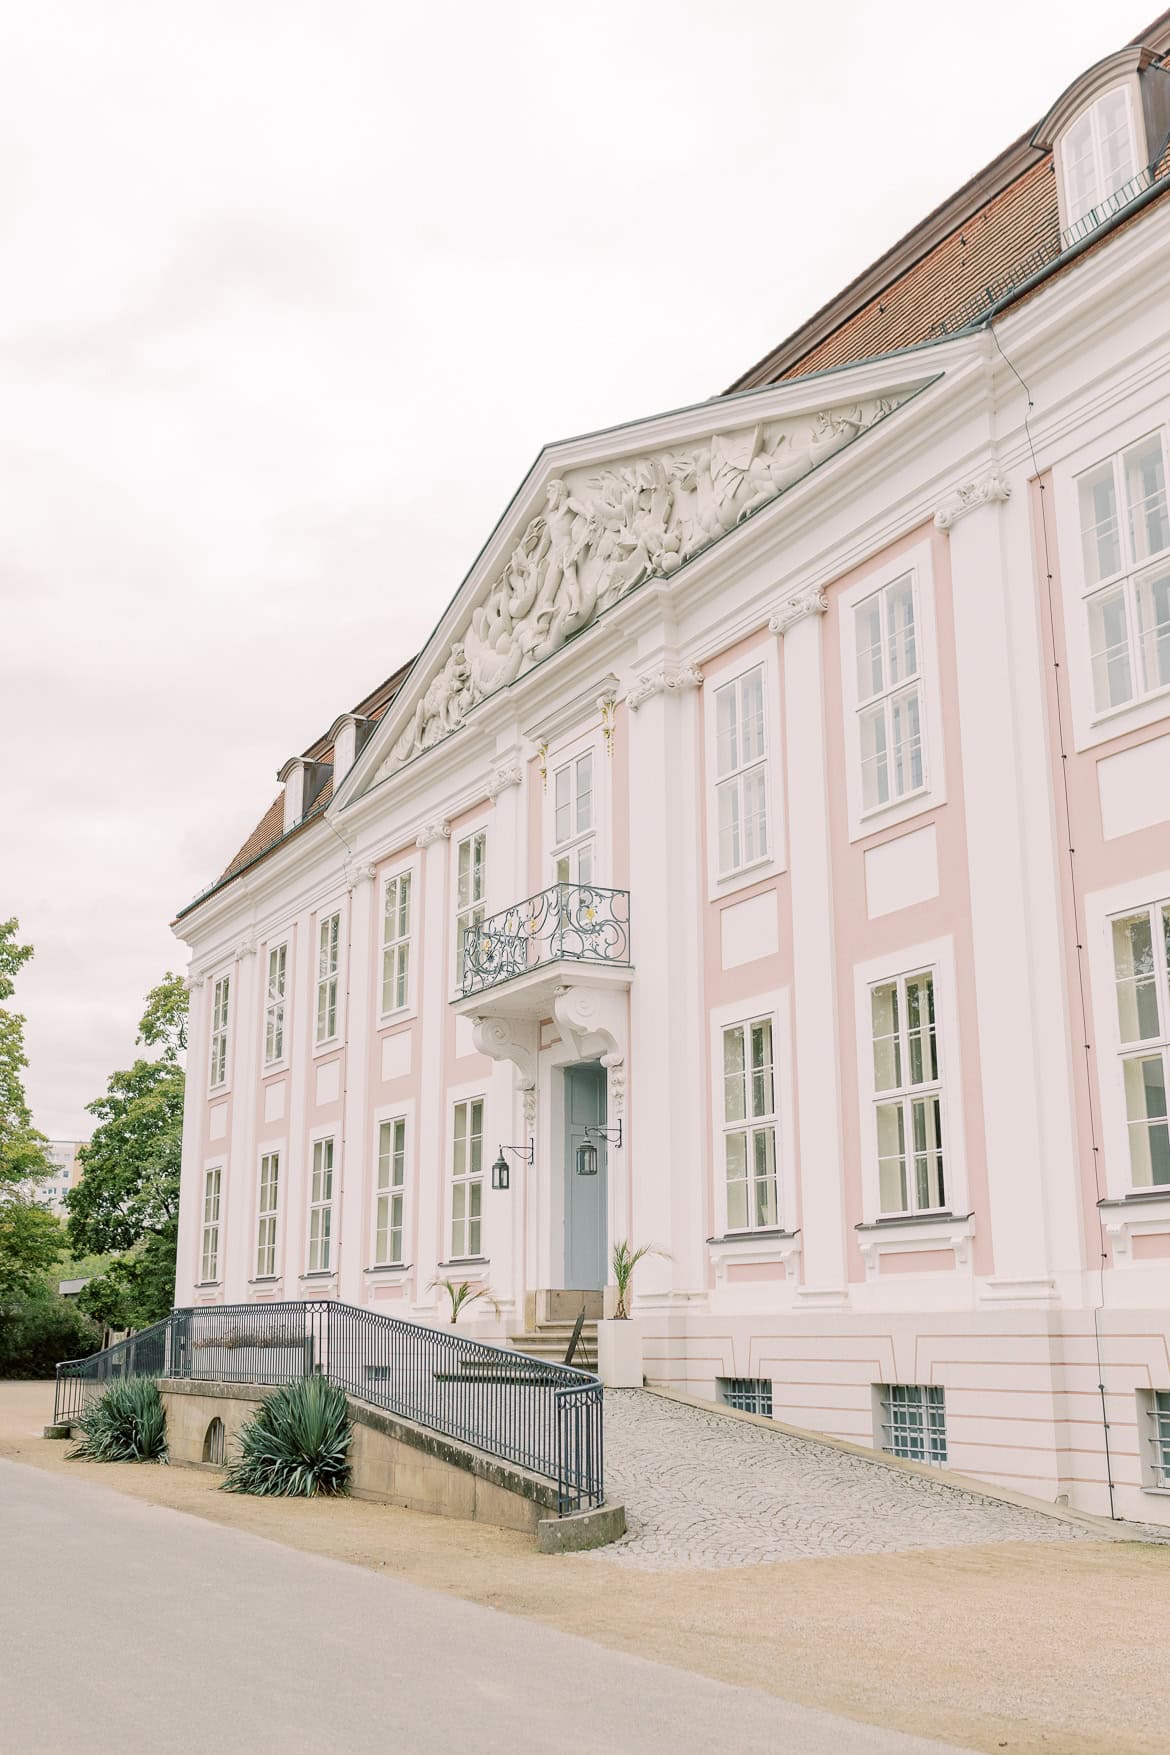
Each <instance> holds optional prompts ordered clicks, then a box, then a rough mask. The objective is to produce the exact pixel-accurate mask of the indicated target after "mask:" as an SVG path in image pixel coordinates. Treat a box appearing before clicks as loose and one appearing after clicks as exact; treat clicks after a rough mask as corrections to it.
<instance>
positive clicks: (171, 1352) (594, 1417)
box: [54, 1299, 605, 1514]
mask: <svg viewBox="0 0 1170 1755" xmlns="http://www.w3.org/2000/svg"><path fill="white" fill-rule="evenodd" d="M314 1372H321V1373H323V1374H324V1375H325V1376H326V1377H328V1378H329V1379H330V1381H331V1382H333V1383H336V1384H338V1385H339V1386H340V1387H341V1388H342V1389H344V1390H345V1391H346V1393H347V1394H349V1395H352V1396H355V1397H356V1398H358V1399H359V1400H361V1401H365V1402H369V1403H371V1404H372V1405H373V1406H374V1407H377V1408H383V1409H385V1410H386V1412H388V1413H392V1414H398V1415H400V1416H401V1417H402V1418H404V1419H407V1420H410V1421H412V1422H413V1423H415V1424H416V1425H420V1426H425V1427H427V1428H428V1430H430V1431H433V1432H439V1433H441V1434H443V1435H444V1436H446V1437H449V1438H454V1439H457V1440H458V1441H459V1442H461V1443H464V1444H469V1445H471V1446H473V1447H474V1448H475V1449H477V1450H481V1451H484V1452H486V1453H487V1455H489V1456H494V1457H498V1458H500V1459H501V1460H502V1461H505V1462H510V1463H514V1464H516V1465H517V1466H519V1467H521V1468H523V1469H526V1470H528V1471H529V1472H530V1473H531V1474H534V1475H537V1476H540V1477H541V1478H543V1479H546V1480H549V1481H554V1482H555V1483H556V1487H557V1505H558V1509H559V1510H560V1511H561V1513H562V1514H564V1513H566V1512H570V1511H580V1510H583V1509H585V1508H586V1507H590V1506H597V1505H601V1504H602V1503H603V1501H604V1497H605V1491H604V1470H603V1436H602V1418H603V1402H602V1393H603V1392H602V1387H601V1383H600V1382H599V1380H598V1379H597V1378H596V1377H595V1376H593V1375H592V1374H591V1373H590V1372H588V1371H580V1370H578V1369H577V1368H576V1367H575V1366H572V1365H558V1364H554V1363H552V1362H551V1361H549V1360H546V1359H535V1358H533V1357H532V1356H531V1355H529V1354H527V1353H518V1352H516V1351H515V1350H514V1349H513V1348H511V1347H501V1346H496V1345H493V1344H492V1343H491V1342H488V1341H476V1340H472V1339H470V1338H469V1337H468V1336H466V1335H461V1334H458V1333H456V1331H455V1330H454V1329H433V1328H426V1327H424V1326H423V1325H422V1324H421V1323H415V1322H407V1321H405V1320H403V1319H402V1318H401V1317H394V1316H386V1315H383V1313H382V1312H381V1311H377V1310H366V1309H363V1308H362V1307H360V1306H358V1305H354V1304H341V1303H337V1302H335V1301H334V1300H332V1299H308V1300H300V1301H295V1302H289V1303H279V1304H277V1303H266V1304H209V1305H202V1306H198V1307H195V1308H187V1309H177V1310H174V1311H172V1312H171V1314H170V1316H169V1317H167V1318H166V1319H165V1320H164V1321H163V1322H159V1323H155V1324H154V1326H153V1327H152V1328H149V1329H144V1330H142V1332H141V1333H140V1334H137V1335H131V1336H130V1337H129V1339H128V1340H124V1341H118V1342H117V1343H116V1344H115V1345H114V1346H112V1347H107V1348H105V1349H104V1351H103V1352H101V1353H94V1354H92V1355H91V1357H90V1358H88V1359H70V1360H67V1361H65V1362H64V1363H63V1364H60V1365H58V1367H57V1387H56V1406H55V1412H54V1419H55V1420H56V1421H57V1423H58V1424H66V1423H68V1422H70V1421H71V1420H74V1419H76V1418H78V1416H79V1415H80V1414H81V1412H82V1411H83V1409H84V1406H85V1404H86V1402H87V1401H89V1400H90V1399H91V1397H92V1396H93V1395H95V1394H97V1393H98V1391H99V1390H100V1389H101V1388H102V1386H103V1385H104V1384H106V1383H107V1382H109V1381H110V1380H111V1379H112V1378H115V1377H134V1376H139V1377H178V1378H185V1379H188V1380H190V1381H194V1382H215V1383H247V1384H257V1385H265V1386H269V1385H272V1386H279V1385H281V1384H285V1383H292V1382H294V1381H295V1380H296V1379H297V1378H299V1377H307V1376H310V1375H311V1374H312V1373H314Z"/></svg>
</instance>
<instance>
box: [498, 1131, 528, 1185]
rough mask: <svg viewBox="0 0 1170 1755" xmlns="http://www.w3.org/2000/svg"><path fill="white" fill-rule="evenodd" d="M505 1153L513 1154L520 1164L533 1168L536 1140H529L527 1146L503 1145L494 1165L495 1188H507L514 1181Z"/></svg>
mask: <svg viewBox="0 0 1170 1755" xmlns="http://www.w3.org/2000/svg"><path fill="white" fill-rule="evenodd" d="M505 1152H511V1153H512V1155H513V1157H515V1158H516V1160H517V1161H518V1162H519V1163H521V1164H528V1165H529V1166H531V1165H532V1164H533V1162H534V1161H535V1155H536V1142H535V1140H529V1142H528V1144H527V1145H526V1146H504V1145H501V1147H500V1152H499V1156H498V1158H497V1159H496V1161H495V1163H494V1164H493V1165H492V1187H493V1188H500V1189H504V1188H507V1187H508V1186H509V1184H510V1182H511V1180H512V1178H511V1172H510V1170H509V1168H508V1160H507V1158H505V1156H504V1153H505Z"/></svg>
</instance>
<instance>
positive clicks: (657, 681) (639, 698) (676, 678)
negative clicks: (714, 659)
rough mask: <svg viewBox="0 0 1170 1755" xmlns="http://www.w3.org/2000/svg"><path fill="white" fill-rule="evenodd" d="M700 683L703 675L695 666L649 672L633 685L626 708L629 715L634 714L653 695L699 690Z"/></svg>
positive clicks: (685, 665)
mask: <svg viewBox="0 0 1170 1755" xmlns="http://www.w3.org/2000/svg"><path fill="white" fill-rule="evenodd" d="M702 681H703V673H702V671H701V670H700V669H699V667H698V665H697V664H683V665H680V666H678V667H677V668H676V669H673V670H667V669H662V670H650V671H647V672H646V674H645V675H644V676H640V677H638V679H637V681H636V682H635V683H634V684H633V686H632V687H631V689H630V691H629V693H628V694H627V696H626V706H627V707H628V708H629V710H630V712H631V713H636V712H637V711H638V708H639V707H644V706H645V705H646V702H647V701H652V700H653V699H654V697H655V695H675V694H677V695H681V694H684V693H685V692H686V690H687V689H697V688H699V687H700V686H701V685H702Z"/></svg>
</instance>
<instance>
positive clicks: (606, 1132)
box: [577, 1120, 622, 1176]
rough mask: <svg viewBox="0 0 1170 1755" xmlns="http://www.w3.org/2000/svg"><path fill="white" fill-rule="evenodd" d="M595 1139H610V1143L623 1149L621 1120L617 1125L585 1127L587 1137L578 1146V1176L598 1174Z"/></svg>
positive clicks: (619, 1149)
mask: <svg viewBox="0 0 1170 1755" xmlns="http://www.w3.org/2000/svg"><path fill="white" fill-rule="evenodd" d="M594 1140H608V1141H609V1143H610V1145H611V1146H616V1147H617V1149H618V1151H619V1152H620V1151H621V1149H622V1124H621V1121H620V1120H619V1121H618V1124H617V1126H616V1127H587V1128H586V1129H585V1139H584V1141H583V1143H582V1144H581V1145H579V1146H578V1147H577V1174H578V1176H596V1175H597V1147H596V1146H595V1145H594V1144H593V1142H594Z"/></svg>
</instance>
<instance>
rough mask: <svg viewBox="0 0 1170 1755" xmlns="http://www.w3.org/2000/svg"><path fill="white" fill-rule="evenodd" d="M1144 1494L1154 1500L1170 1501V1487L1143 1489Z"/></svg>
mask: <svg viewBox="0 0 1170 1755" xmlns="http://www.w3.org/2000/svg"><path fill="white" fill-rule="evenodd" d="M1142 1492H1143V1493H1149V1494H1150V1496H1151V1497H1152V1498H1154V1499H1170V1487H1143V1488H1142Z"/></svg>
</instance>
